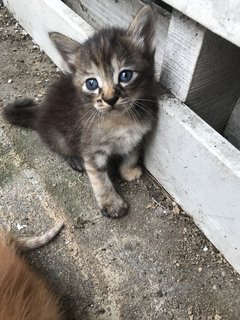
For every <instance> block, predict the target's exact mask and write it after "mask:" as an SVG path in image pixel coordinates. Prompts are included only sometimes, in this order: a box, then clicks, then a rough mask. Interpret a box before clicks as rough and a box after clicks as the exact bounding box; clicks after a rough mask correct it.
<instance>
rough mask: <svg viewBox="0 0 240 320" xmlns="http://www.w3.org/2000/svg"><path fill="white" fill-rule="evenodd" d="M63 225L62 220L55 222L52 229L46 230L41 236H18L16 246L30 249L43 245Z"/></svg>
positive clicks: (53, 236) (51, 238)
mask: <svg viewBox="0 0 240 320" xmlns="http://www.w3.org/2000/svg"><path fill="white" fill-rule="evenodd" d="M63 226H64V223H63V221H61V222H59V223H57V224H56V225H55V226H54V227H53V228H52V229H50V230H48V231H47V232H46V233H44V234H43V235H41V236H38V237H33V238H20V239H17V240H16V242H17V246H18V248H20V249H21V250H32V249H36V248H39V247H42V246H44V245H45V244H47V243H48V242H50V241H52V240H53V238H55V237H56V235H57V234H58V233H59V232H60V230H61V229H62V227H63Z"/></svg>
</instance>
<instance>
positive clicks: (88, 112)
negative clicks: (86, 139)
mask: <svg viewBox="0 0 240 320" xmlns="http://www.w3.org/2000/svg"><path fill="white" fill-rule="evenodd" d="M90 113H92V110H88V111H87V112H86V113H85V114H84V115H83V117H80V118H79V119H78V120H77V122H76V124H75V125H74V127H73V129H72V132H71V134H70V136H69V138H68V143H69V142H70V141H71V138H72V136H73V134H74V131H76V129H77V126H78V125H79V123H80V122H81V120H82V119H83V120H84V118H85V117H86V116H87V115H88V114H90ZM80 128H81V126H80ZM77 131H78V130H77Z"/></svg>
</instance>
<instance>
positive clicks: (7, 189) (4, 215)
mask: <svg viewBox="0 0 240 320" xmlns="http://www.w3.org/2000/svg"><path fill="white" fill-rule="evenodd" d="M0 38H1V43H0V48H1V59H0V72H1V79H0V88H1V97H0V107H1V108H2V107H3V105H4V104H6V103H7V102H8V101H10V100H13V99H14V98H17V97H22V96H29V97H35V98H36V99H38V100H39V101H40V100H41V99H42V98H43V97H44V94H45V91H46V88H47V87H48V85H49V83H50V82H52V81H53V79H54V78H56V77H57V76H58V72H57V70H56V67H55V66H54V64H53V63H52V62H51V61H50V60H49V59H48V57H46V55H45V54H44V53H42V52H40V51H39V50H38V48H37V46H35V45H34V44H33V43H32V42H31V39H30V38H29V37H28V36H27V35H26V34H25V33H24V32H23V31H22V29H21V28H20V27H19V25H18V24H17V23H16V21H15V20H14V19H12V18H11V16H10V15H9V13H8V12H7V11H6V9H4V8H1V9H0ZM0 137H1V140H0V153H1V157H0V222H1V223H4V224H5V225H7V226H9V227H11V229H12V230H13V232H14V233H15V234H19V235H21V234H26V235H33V234H40V233H41V232H42V231H44V230H46V229H48V228H49V227H50V226H52V225H53V224H54V223H55V221H58V220H60V219H63V220H64V221H65V223H66V227H65V228H64V230H62V232H61V234H60V235H59V236H58V237H57V238H56V240H55V241H53V242H52V243H50V244H49V245H47V246H45V247H44V248H41V249H39V250H35V251H32V252H30V253H28V254H27V256H26V257H27V259H28V260H29V263H31V264H32V265H33V267H34V268H35V269H37V270H39V272H41V273H42V274H43V275H44V276H45V277H46V278H47V280H48V281H49V282H50V283H51V285H52V287H53V288H54V290H55V291H56V292H57V293H58V294H59V296H60V297H61V302H62V306H63V309H64V310H65V311H66V318H67V319H91V320H93V319H106V320H110V319H111V320H115V319H116V320H118V319H124V320H134V319H141V320H145V319H151V320H155V319H156V320H158V319H159V320H165V319H166V320H168V319H181V320H187V319H189V320H195V319H206V320H211V319H212V320H220V319H229V320H238V319H239V318H240V286H239V285H240V276H239V275H238V274H236V273H235V272H234V271H233V269H232V268H231V266H229V264H228V263H227V262H226V261H225V260H224V258H223V257H222V256H221V254H220V253H219V252H218V251H217V250H216V249H215V248H214V247H213V246H212V245H211V243H209V241H208V240H207V239H206V238H205V237H204V235H203V234H202V233H201V231H199V229H198V228H197V227H196V226H195V225H194V224H193V222H192V219H191V218H190V217H188V216H187V215H186V214H185V213H184V212H183V211H182V210H181V208H179V207H178V205H177V204H176V203H175V202H174V201H172V200H171V199H170V198H169V196H168V195H167V193H166V192H165V191H164V190H163V189H162V187H161V186H159V185H158V184H157V183H156V181H154V179H153V178H152V177H150V176H149V174H148V173H147V172H145V173H144V176H143V178H142V179H141V180H139V181H137V182H132V183H125V182H123V181H120V180H116V186H117V188H118V190H119V192H120V193H121V194H122V195H123V196H124V198H126V199H127V201H128V203H129V204H130V212H129V214H128V215H127V216H126V217H124V218H122V219H119V220H110V219H107V218H104V217H102V216H101V215H100V214H99V213H98V211H97V208H96V203H95V200H94V197H93V194H92V190H91V187H90V184H89V181H88V179H87V177H86V175H85V174H84V175H80V174H78V173H77V172H74V171H73V170H71V169H70V168H69V167H68V166H67V164H66V163H65V162H64V161H62V160H61V159H60V158H59V157H58V156H57V155H55V154H53V153H51V152H50V151H49V150H48V149H47V147H46V146H44V145H43V144H42V142H41V141H40V140H39V138H38V136H37V134H36V133H35V132H31V131H28V130H23V129H19V128H14V127H11V126H10V125H8V124H7V123H5V122H4V121H3V119H2V118H0ZM18 224H19V225H20V226H24V225H25V226H26V227H24V228H23V229H21V230H18V229H19V226H18Z"/></svg>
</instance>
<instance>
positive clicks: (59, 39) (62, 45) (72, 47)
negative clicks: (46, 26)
mask: <svg viewBox="0 0 240 320" xmlns="http://www.w3.org/2000/svg"><path fill="white" fill-rule="evenodd" d="M49 38H50V39H51V41H52V42H53V43H54V45H55V47H56V48H57V49H58V51H59V52H60V54H61V56H62V57H63V59H64V60H65V61H66V62H67V64H68V66H69V67H70V70H71V71H74V69H75V62H76V55H77V52H79V49H80V44H79V43H78V42H77V41H74V40H72V39H70V38H68V37H66V36H64V35H63V34H61V33H58V32H50V33H49Z"/></svg>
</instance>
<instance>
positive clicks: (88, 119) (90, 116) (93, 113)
mask: <svg viewBox="0 0 240 320" xmlns="http://www.w3.org/2000/svg"><path fill="white" fill-rule="evenodd" d="M95 111H96V110H95V109H93V110H91V112H90V115H89V116H88V118H87V120H86V122H85V124H84V126H83V129H82V132H83V133H85V128H86V126H87V124H88V123H89V122H90V121H91V119H92V117H93V115H95Z"/></svg>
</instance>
